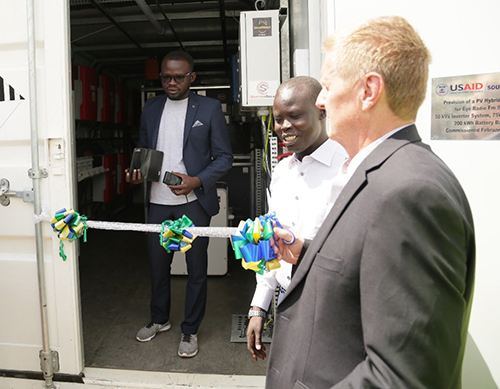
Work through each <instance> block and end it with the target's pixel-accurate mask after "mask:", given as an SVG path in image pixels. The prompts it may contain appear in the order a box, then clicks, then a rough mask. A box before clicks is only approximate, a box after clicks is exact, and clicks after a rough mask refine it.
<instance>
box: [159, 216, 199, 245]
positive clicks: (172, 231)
mask: <svg viewBox="0 0 500 389" xmlns="http://www.w3.org/2000/svg"><path fill="white" fill-rule="evenodd" d="M187 227H194V224H193V222H192V221H191V219H189V218H188V217H187V216H186V215H182V217H181V218H180V219H177V220H175V221H172V220H165V221H164V222H163V223H162V224H161V232H160V245H161V246H162V247H163V248H164V249H165V250H167V252H169V253H170V252H171V251H180V252H181V253H185V252H186V251H188V250H189V249H190V248H191V243H193V240H195V239H196V235H193V234H191V233H190V232H189V231H187V230H185V228H187Z"/></svg>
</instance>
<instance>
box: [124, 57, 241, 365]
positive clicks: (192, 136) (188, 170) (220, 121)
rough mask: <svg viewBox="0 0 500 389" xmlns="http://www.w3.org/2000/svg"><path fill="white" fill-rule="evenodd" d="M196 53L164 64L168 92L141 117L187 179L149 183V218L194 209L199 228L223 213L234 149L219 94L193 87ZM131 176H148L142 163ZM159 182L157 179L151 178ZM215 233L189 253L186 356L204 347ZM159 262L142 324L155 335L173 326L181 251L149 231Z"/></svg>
mask: <svg viewBox="0 0 500 389" xmlns="http://www.w3.org/2000/svg"><path fill="white" fill-rule="evenodd" d="M193 68H194V62H193V58H192V57H191V56H190V55H189V54H187V53H185V52H183V51H174V52H171V53H169V54H167V55H166V56H165V58H164V59H163V61H162V65H161V73H160V78H161V83H162V86H163V89H164V91H165V95H162V96H158V97H155V98H153V99H150V100H148V101H147V102H146V104H145V105H144V110H143V112H142V116H141V132H140V139H139V147H143V148H148V149H156V150H160V151H163V153H164V158H163V164H162V172H161V177H163V176H164V174H165V172H166V171H170V172H172V173H173V174H174V175H176V176H178V177H180V178H181V179H182V183H181V184H179V185H168V186H167V185H166V184H164V183H163V182H162V181H160V182H153V183H152V184H151V183H148V194H147V198H148V201H149V213H148V223H151V224H161V223H162V222H163V221H165V220H176V219H179V218H180V217H182V215H184V214H185V215H186V216H188V217H189V218H190V219H191V220H192V221H193V223H194V224H195V225H196V226H198V227H206V226H209V225H210V219H211V217H212V216H214V215H216V214H217V213H218V212H219V202H218V199H217V186H216V181H217V180H218V179H220V178H221V177H222V176H223V175H224V173H226V171H228V170H229V169H230V168H231V165H232V162H233V155H232V152H231V144H230V141H229V136H228V133H227V127H226V121H225V118H224V114H223V112H222V108H221V103H220V102H219V101H218V100H215V99H212V98H208V97H204V96H199V95H197V94H195V93H193V92H191V91H190V87H191V83H192V82H193V81H194V80H195V78H196V73H195V72H194V70H193ZM127 180H130V181H131V182H133V183H140V182H142V177H141V174H140V171H139V170H134V171H133V172H132V175H131V176H130V174H127ZM150 184H151V185H150ZM207 249H208V238H200V237H198V238H197V239H196V240H195V241H194V242H193V244H192V248H191V249H190V250H188V251H187V252H186V264H187V271H188V282H187V287H186V301H185V312H184V314H185V317H184V321H183V322H182V323H181V330H182V337H181V342H180V344H179V350H178V355H179V356H180V357H194V356H195V355H196V354H197V353H198V340H197V333H198V328H199V326H200V324H201V321H202V319H203V316H204V314H205V307H206V300H207V259H208V258H207V256H208V255H207ZM148 251H149V261H150V265H151V279H152V287H151V322H150V323H149V324H148V325H146V326H145V327H143V328H141V329H140V330H139V332H138V333H137V335H136V339H137V340H139V341H141V342H147V341H150V340H151V339H153V337H154V336H155V335H156V334H157V333H158V332H162V331H167V330H169V329H170V327H171V326H170V322H169V319H170V266H171V263H172V258H173V252H170V253H167V251H166V250H165V249H164V248H163V247H162V246H161V245H160V244H159V237H158V234H156V233H150V234H149V235H148Z"/></svg>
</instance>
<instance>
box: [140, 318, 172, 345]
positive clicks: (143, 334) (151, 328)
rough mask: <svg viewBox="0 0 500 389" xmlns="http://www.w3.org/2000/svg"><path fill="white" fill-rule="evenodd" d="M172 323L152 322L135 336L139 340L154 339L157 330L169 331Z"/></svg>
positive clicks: (147, 340)
mask: <svg viewBox="0 0 500 389" xmlns="http://www.w3.org/2000/svg"><path fill="white" fill-rule="evenodd" d="M170 327H171V325H170V322H169V321H167V322H166V323H165V324H158V323H153V322H150V323H149V324H148V325H147V326H146V327H142V328H141V329H140V330H139V332H138V333H137V335H136V336H135V338H136V339H137V340H138V341H139V342H149V341H150V340H151V339H153V338H154V337H155V335H156V333H157V332H163V331H168V330H169V329H170Z"/></svg>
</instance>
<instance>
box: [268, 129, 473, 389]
mask: <svg viewBox="0 0 500 389" xmlns="http://www.w3.org/2000/svg"><path fill="white" fill-rule="evenodd" d="M474 263H475V244H474V228H473V222H472V215H471V211H470V208H469V205H468V202H467V199H466V196H465V194H464V192H463V190H462V188H461V186H460V184H459V183H458V181H457V179H456V178H455V176H454V175H453V173H452V172H451V171H450V170H449V169H448V167H447V166H446V165H445V164H444V163H443V162H442V161H441V160H440V159H439V158H438V157H437V156H436V155H435V154H434V153H432V151H431V150H430V148H429V147H428V146H427V145H425V144H423V143H422V142H421V140H420V137H419V136H418V133H417V130H416V128H415V126H409V127H406V128H404V129H402V130H401V131H399V132H397V133H396V134H394V135H393V136H392V137H390V138H389V139H387V140H385V141H384V142H383V143H382V144H380V145H379V146H378V147H377V148H376V149H375V150H374V151H373V152H372V153H371V154H370V155H369V156H368V157H367V158H366V159H365V160H364V161H363V163H362V164H361V165H360V166H359V168H358V169H357V170H356V172H355V173H354V175H353V177H352V178H351V180H350V181H349V182H348V184H347V185H346V187H345V188H344V190H343V191H342V193H341V194H340V196H339V198H338V200H337V202H336V203H335V205H334V207H333V208H332V210H331V212H330V214H329V215H328V217H327V218H326V220H325V222H324V223H323V225H322V227H321V228H320V230H319V231H318V234H317V235H316V237H315V239H314V240H313V241H311V242H310V244H309V245H308V247H307V251H305V254H304V256H303V258H302V259H301V261H300V263H299V264H298V266H297V268H296V271H295V273H294V276H293V278H292V283H291V285H290V287H289V288H288V290H287V293H286V295H285V298H284V300H283V301H282V303H281V304H280V305H279V307H278V310H277V315H276V323H275V329H274V335H273V342H272V348H271V353H270V360H269V363H268V371H267V381H266V386H267V388H272V389H277V388H287V389H288V388H328V387H334V388H412V389H414V388H425V389H429V388H440V389H442V388H459V387H460V386H461V365H462V359H463V354H464V349H465V340H466V336H467V327H468V322H469V316H470V308H471V299H472V291H473V280H474Z"/></svg>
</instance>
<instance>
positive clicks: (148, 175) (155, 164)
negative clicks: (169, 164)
mask: <svg viewBox="0 0 500 389" xmlns="http://www.w3.org/2000/svg"><path fill="white" fill-rule="evenodd" d="M162 162H163V152H162V151H158V150H153V149H143V148H138V147H137V148H135V149H134V152H133V154H132V161H131V163H130V173H131V174H132V171H133V170H134V169H140V170H141V175H142V178H143V179H144V180H146V181H159V180H160V176H161V164H162Z"/></svg>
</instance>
